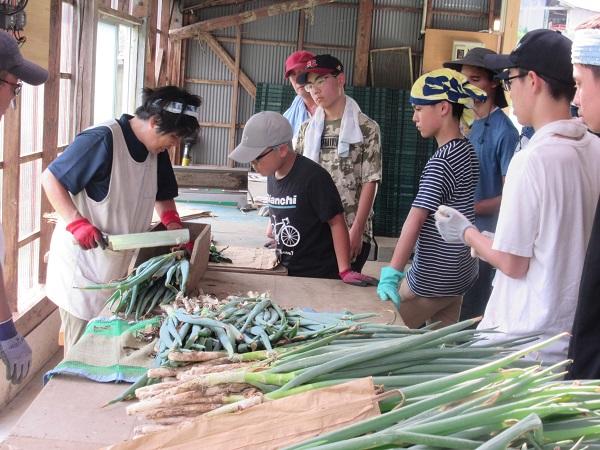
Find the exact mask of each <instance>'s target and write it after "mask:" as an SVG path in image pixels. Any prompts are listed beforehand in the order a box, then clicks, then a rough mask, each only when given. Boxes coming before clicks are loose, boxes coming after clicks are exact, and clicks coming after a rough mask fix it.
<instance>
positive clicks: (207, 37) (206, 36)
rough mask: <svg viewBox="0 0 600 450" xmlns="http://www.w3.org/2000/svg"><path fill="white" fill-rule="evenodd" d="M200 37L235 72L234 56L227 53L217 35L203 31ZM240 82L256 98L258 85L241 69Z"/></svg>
mask: <svg viewBox="0 0 600 450" xmlns="http://www.w3.org/2000/svg"><path fill="white" fill-rule="evenodd" d="M198 38H200V39H202V40H204V41H205V42H206V44H207V45H208V46H209V48H210V49H211V50H212V51H213V52H215V54H216V55H217V57H218V58H219V59H220V60H221V61H223V63H225V65H226V66H227V68H228V69H229V70H230V71H231V72H235V71H236V69H235V61H234V60H233V58H232V57H231V56H230V55H229V53H227V50H225V49H224V48H223V46H222V45H221V44H219V42H218V41H217V40H216V39H215V37H214V36H213V35H212V34H210V33H204V32H201V33H199V34H198ZM239 83H240V84H241V85H242V87H243V88H244V89H245V90H246V92H248V94H250V95H251V96H252V98H256V85H255V84H254V83H253V82H252V80H251V79H250V78H249V77H248V75H246V74H245V73H244V71H242V70H240V77H239Z"/></svg>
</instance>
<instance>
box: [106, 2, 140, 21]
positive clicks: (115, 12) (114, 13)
mask: <svg viewBox="0 0 600 450" xmlns="http://www.w3.org/2000/svg"><path fill="white" fill-rule="evenodd" d="M98 14H100V15H101V16H108V17H115V18H117V19H121V20H123V21H125V22H128V23H131V24H134V25H143V23H144V21H143V20H142V19H140V18H139V17H135V16H133V15H131V14H129V13H128V12H127V11H121V10H120V9H113V8H106V7H104V6H99V7H98Z"/></svg>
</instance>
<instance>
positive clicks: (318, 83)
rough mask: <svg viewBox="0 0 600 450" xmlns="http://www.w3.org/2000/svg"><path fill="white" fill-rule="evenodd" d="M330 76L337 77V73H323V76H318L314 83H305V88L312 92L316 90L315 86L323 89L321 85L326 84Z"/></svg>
mask: <svg viewBox="0 0 600 450" xmlns="http://www.w3.org/2000/svg"><path fill="white" fill-rule="evenodd" d="M329 78H337V75H323V76H322V77H319V78H317V79H316V80H315V81H314V82H312V83H306V84H305V85H304V90H305V91H306V92H312V91H314V90H315V88H319V89H321V87H322V86H323V85H324V84H325V82H326V81H327V80H328V79H329Z"/></svg>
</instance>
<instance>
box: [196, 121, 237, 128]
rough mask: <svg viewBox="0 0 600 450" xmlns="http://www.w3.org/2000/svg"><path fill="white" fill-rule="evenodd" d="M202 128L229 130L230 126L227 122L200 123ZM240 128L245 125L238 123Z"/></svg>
mask: <svg viewBox="0 0 600 450" xmlns="http://www.w3.org/2000/svg"><path fill="white" fill-rule="evenodd" d="M200 126H201V127H212V128H229V127H230V124H229V123H225V122H200ZM236 126H237V127H238V128H243V127H244V126H243V124H241V123H238V124H237V125H236Z"/></svg>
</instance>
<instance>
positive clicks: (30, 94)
mask: <svg viewBox="0 0 600 450" xmlns="http://www.w3.org/2000/svg"><path fill="white" fill-rule="evenodd" d="M43 134H44V85H40V86H31V85H29V84H25V83H24V84H23V89H22V91H21V156H23V155H28V154H30V153H35V152H41V151H42V145H43V144H42V138H43Z"/></svg>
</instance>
